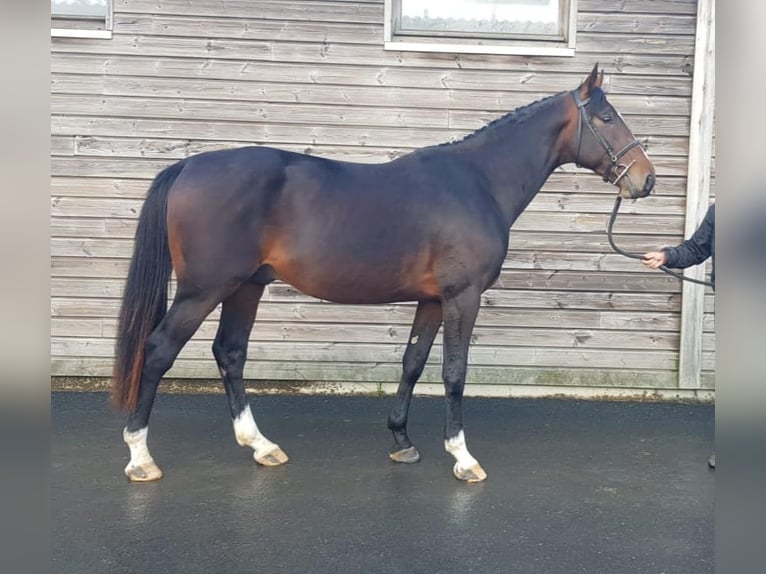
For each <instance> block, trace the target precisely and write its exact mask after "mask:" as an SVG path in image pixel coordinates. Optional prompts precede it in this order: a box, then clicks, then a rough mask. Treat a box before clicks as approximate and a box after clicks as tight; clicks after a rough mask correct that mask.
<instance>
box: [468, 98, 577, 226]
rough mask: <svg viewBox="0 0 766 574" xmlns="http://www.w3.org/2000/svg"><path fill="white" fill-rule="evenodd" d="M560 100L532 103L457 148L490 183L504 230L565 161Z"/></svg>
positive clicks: (563, 117) (563, 114)
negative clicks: (516, 115)
mask: <svg viewBox="0 0 766 574" xmlns="http://www.w3.org/2000/svg"><path fill="white" fill-rule="evenodd" d="M560 97H561V96H555V97H554V98H551V99H550V100H549V101H546V102H540V103H538V104H534V105H535V106H539V107H536V108H534V109H530V110H528V114H527V116H526V117H525V118H524V119H521V120H518V121H516V120H514V119H511V118H509V119H508V120H505V119H503V120H500V121H499V122H498V123H497V124H496V125H494V126H492V125H490V126H488V127H486V128H484V129H483V130H480V131H479V132H477V133H476V134H475V135H473V136H471V137H469V138H467V139H466V140H464V141H463V142H459V143H458V144H455V149H456V150H459V153H460V154H461V156H462V157H464V158H467V159H469V160H470V161H471V163H473V164H474V165H476V166H477V167H478V168H479V169H480V170H481V172H482V173H483V174H484V176H485V177H486V179H487V181H488V182H489V184H490V187H491V191H492V194H493V195H494V196H495V199H496V200H497V202H498V204H499V205H500V207H501V209H502V211H503V217H504V219H505V221H506V222H507V224H508V226H509V227H510V225H511V224H512V223H513V222H514V221H515V220H516V218H517V217H518V216H519V215H520V214H521V212H522V211H523V210H524V208H526V207H527V205H529V203H530V202H531V201H532V199H534V197H535V195H537V192H538V191H540V188H542V186H543V184H544V183H545V182H546V180H547V179H548V177H549V176H550V174H551V173H552V172H553V170H554V169H556V168H557V167H558V166H560V165H562V164H563V163H566V160H565V159H564V158H562V157H560V155H559V139H560V135H561V132H562V130H563V129H564V127H565V126H566V124H567V121H568V120H567V117H566V113H565V110H564V109H563V106H561V105H557V104H558V103H560V99H559V98H560Z"/></svg>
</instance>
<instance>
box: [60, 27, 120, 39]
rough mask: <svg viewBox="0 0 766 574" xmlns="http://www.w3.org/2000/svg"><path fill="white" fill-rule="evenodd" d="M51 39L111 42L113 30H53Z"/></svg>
mask: <svg viewBox="0 0 766 574" xmlns="http://www.w3.org/2000/svg"><path fill="white" fill-rule="evenodd" d="M51 38H97V39H103V40H111V38H112V31H111V30H76V29H74V28H51Z"/></svg>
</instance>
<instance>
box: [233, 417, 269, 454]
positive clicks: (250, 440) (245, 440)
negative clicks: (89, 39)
mask: <svg viewBox="0 0 766 574" xmlns="http://www.w3.org/2000/svg"><path fill="white" fill-rule="evenodd" d="M234 435H235V436H236V437H237V443H238V444H239V445H240V446H249V447H250V448H252V449H253V450H254V451H255V456H256V457H258V456H263V455H264V454H266V453H269V452H271V451H272V450H274V449H275V448H279V447H278V446H277V445H275V444H274V443H273V442H271V441H270V440H269V439H267V438H266V437H265V436H263V435H262V434H261V431H259V430H258V425H256V424H255V419H254V418H253V413H252V411H251V410H250V405H247V406H246V407H245V409H244V410H243V411H242V412H241V413H239V415H237V418H235V419H234Z"/></svg>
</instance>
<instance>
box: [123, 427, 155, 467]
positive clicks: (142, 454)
mask: <svg viewBox="0 0 766 574" xmlns="http://www.w3.org/2000/svg"><path fill="white" fill-rule="evenodd" d="M148 434H149V427H144V428H142V429H138V430H137V431H136V432H128V427H125V429H123V431H122V439H123V440H124V441H125V443H126V444H127V445H128V448H130V462H129V463H128V467H131V466H143V465H145V464H148V463H151V462H154V459H153V458H152V455H151V454H150V453H149V448H148V447H147V446H146V437H147V435H148Z"/></svg>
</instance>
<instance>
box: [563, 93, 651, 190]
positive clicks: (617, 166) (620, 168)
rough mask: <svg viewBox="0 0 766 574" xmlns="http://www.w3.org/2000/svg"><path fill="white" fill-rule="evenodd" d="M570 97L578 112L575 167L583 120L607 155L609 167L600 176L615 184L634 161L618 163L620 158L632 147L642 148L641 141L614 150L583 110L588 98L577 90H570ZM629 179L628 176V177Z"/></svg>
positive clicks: (578, 165)
mask: <svg viewBox="0 0 766 574" xmlns="http://www.w3.org/2000/svg"><path fill="white" fill-rule="evenodd" d="M571 94H572V97H573V98H574V101H575V105H576V106H577V111H578V113H579V118H578V120H577V151H576V152H575V164H576V165H577V167H582V166H581V165H580V145H581V144H582V124H583V121H584V122H585V125H587V126H588V128H589V129H590V131H591V133H592V134H593V137H595V138H596V141H597V142H599V143H600V144H601V147H603V148H604V151H606V153H607V155H608V156H609V161H610V164H609V167H608V168H607V170H606V171H605V172H604V175H602V176H601V177H602V178H603V179H604V181H606V182H609V183H611V184H613V185H616V184H617V182H618V181H620V180H621V179H622V178H623V177H625V176H626V175H627V174H628V170H629V169H630V168H631V167H632V166H633V164H634V163H636V161H635V160H633V161H631V162H630V163H629V164H628V165H625V164H624V163H620V159H621V158H622V157H623V156H624V155H625V154H626V153H628V152H629V151H630V150H632V149H633V148H634V147H640V148H641V149H643V146H642V145H641V142H640V141H638V140H637V139H634V140H633V141H632V142H630V143H629V144H628V145H626V146H625V147H624V148H622V149H621V150H620V151H618V152H615V151H614V150H613V149H612V146H611V145H609V142H608V141H606V139H604V136H602V135H601V134H600V133H599V132H598V130H597V129H596V126H594V125H593V120H592V119H591V117H590V115H589V114H588V112H587V111H586V110H585V106H586V105H588V102H590V98H586V99H584V100H581V99H580V94H579V93H578V91H577V90H572V92H571ZM613 174H614V175H615V176H616V177H615V178H614V179H611V176H612V175H613ZM628 179H630V177H628Z"/></svg>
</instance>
